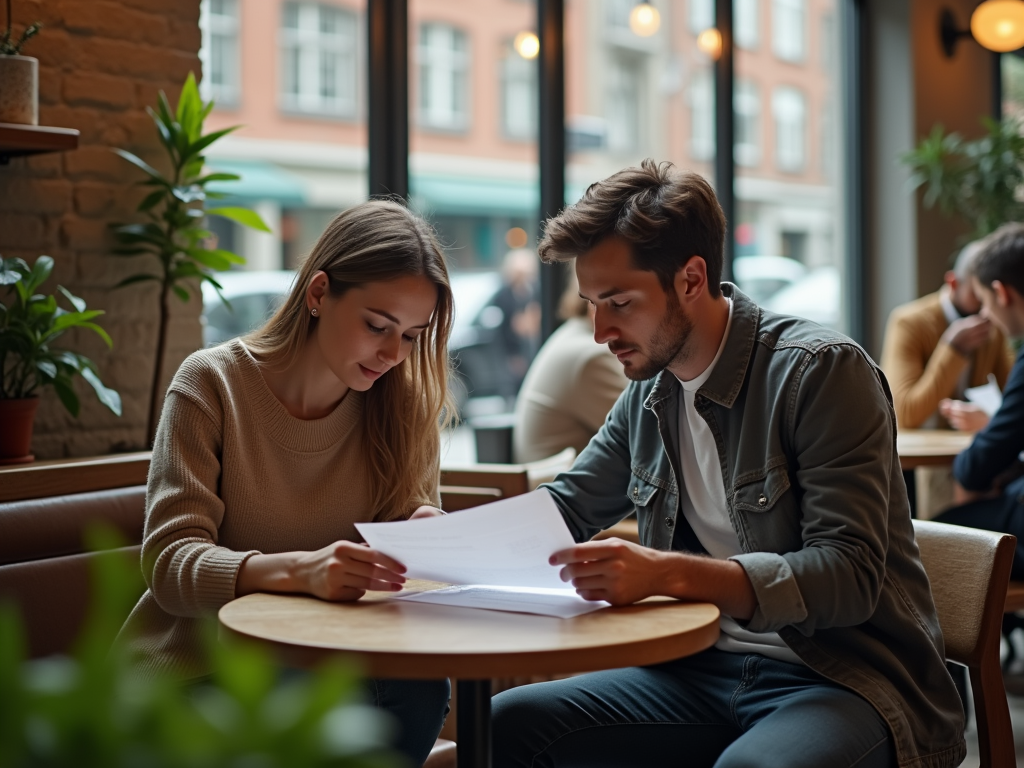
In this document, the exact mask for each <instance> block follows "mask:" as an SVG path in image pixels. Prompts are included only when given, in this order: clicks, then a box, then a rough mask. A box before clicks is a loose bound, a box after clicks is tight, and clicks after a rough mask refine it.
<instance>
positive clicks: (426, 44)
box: [417, 24, 469, 131]
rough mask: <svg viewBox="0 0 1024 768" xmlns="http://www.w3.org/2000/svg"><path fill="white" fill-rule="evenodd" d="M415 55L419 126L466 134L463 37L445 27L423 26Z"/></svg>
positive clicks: (465, 50)
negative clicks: (464, 131)
mask: <svg viewBox="0 0 1024 768" xmlns="http://www.w3.org/2000/svg"><path fill="white" fill-rule="evenodd" d="M417 55H418V64H419V122H420V125H423V126H425V127H428V128H438V129H441V130H448V131H461V130H465V129H466V127H467V126H468V124H469V105H468V101H469V99H468V90H469V46H468V44H467V42H466V35H465V34H464V33H463V32H462V31H460V30H458V29H455V28H454V27H451V26H449V25H447V24H423V25H421V26H420V39H419V46H418V48H417Z"/></svg>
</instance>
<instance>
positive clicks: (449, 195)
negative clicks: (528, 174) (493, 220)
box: [411, 176, 540, 217]
mask: <svg viewBox="0 0 1024 768" xmlns="http://www.w3.org/2000/svg"><path fill="white" fill-rule="evenodd" d="M411 187H412V200H413V204H414V205H415V206H416V207H418V208H420V209H421V210H423V211H424V212H428V213H440V214H448V215H463V216H530V217H533V216H536V215H537V208H538V206H539V205H540V194H539V191H538V189H537V185H536V183H534V182H528V181H512V180H502V179H494V180H491V179H479V178H469V177H459V176H413V177H412V179H411Z"/></svg>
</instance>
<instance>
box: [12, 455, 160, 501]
mask: <svg viewBox="0 0 1024 768" xmlns="http://www.w3.org/2000/svg"><path fill="white" fill-rule="evenodd" d="M151 455H152V454H151V452H150V451H139V452H136V453H115V454H111V455H109V456H95V457H90V458H84V459H53V460H49V461H34V462H32V463H31V464H17V465H12V466H9V467H0V502H6V501H21V500H23V499H39V498H43V497H45V496H63V495H65V494H69V493H86V492H88V491H104V490H107V489H108V488H124V487H127V486H130V485H145V484H146V476H147V474H148V472H149V458H150V456H151Z"/></svg>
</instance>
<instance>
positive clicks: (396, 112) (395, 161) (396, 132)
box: [366, 0, 409, 200]
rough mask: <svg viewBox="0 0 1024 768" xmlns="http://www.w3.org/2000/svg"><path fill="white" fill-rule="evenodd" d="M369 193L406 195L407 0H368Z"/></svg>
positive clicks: (407, 184)
mask: <svg viewBox="0 0 1024 768" xmlns="http://www.w3.org/2000/svg"><path fill="white" fill-rule="evenodd" d="M366 27H367V32H368V36H369V57H368V58H369V67H368V70H369V92H368V94H367V100H368V102H369V109H368V112H369V114H368V119H367V134H368V139H367V149H368V153H369V169H368V174H367V177H368V180H369V194H370V197H375V196H385V195H387V196H398V197H401V198H402V199H403V200H408V199H409V5H408V0H367V24H366Z"/></svg>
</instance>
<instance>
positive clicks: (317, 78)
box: [281, 3, 358, 118]
mask: <svg viewBox="0 0 1024 768" xmlns="http://www.w3.org/2000/svg"><path fill="white" fill-rule="evenodd" d="M356 37H357V36H356V17H355V14H354V13H351V12H349V11H346V10H342V9H340V8H336V7H333V6H329V5H318V4H314V3H285V4H284V18H283V23H282V25H281V69H282V77H281V82H282V92H281V106H282V107H283V108H284V109H285V110H287V111H291V112H308V113H313V114H324V115H337V116H339V117H348V118H352V117H355V115H356V105H357V93H358V88H357V83H358V67H357V65H356V61H357V58H356V49H357V44H356Z"/></svg>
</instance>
